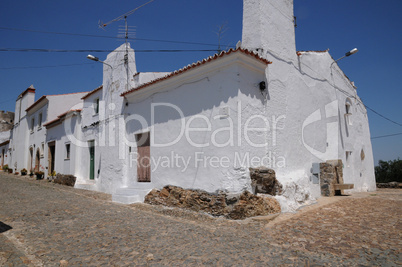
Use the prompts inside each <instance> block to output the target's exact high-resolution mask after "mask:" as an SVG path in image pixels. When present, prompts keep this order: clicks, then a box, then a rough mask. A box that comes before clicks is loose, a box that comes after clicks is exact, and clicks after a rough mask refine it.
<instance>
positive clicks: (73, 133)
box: [46, 112, 81, 176]
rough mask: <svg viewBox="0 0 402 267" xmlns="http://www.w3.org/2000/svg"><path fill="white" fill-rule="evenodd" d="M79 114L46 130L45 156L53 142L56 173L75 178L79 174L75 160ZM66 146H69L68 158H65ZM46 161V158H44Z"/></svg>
mask: <svg viewBox="0 0 402 267" xmlns="http://www.w3.org/2000/svg"><path fill="white" fill-rule="evenodd" d="M80 121H81V119H80V116H79V113H78V112H76V113H73V114H71V115H69V116H67V118H66V119H65V120H63V121H62V123H61V124H58V125H57V126H54V127H51V128H48V129H47V136H46V155H48V145H47V144H48V143H49V142H52V141H55V145H56V147H55V166H54V169H55V171H56V172H57V173H61V174H71V175H74V176H77V173H79V168H80V164H79V160H77V149H78V148H77V147H78V146H79V143H77V142H76V140H78V139H79V134H80V133H79V131H80V130H81V124H80ZM66 144H70V158H69V159H67V158H66ZM46 160H47V156H46Z"/></svg>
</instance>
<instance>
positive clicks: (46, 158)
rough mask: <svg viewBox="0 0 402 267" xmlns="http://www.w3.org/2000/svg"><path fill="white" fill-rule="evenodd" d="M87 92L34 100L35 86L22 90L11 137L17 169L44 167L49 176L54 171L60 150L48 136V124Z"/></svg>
mask: <svg viewBox="0 0 402 267" xmlns="http://www.w3.org/2000/svg"><path fill="white" fill-rule="evenodd" d="M85 94H86V92H85V93H72V94H63V95H44V96H42V97H40V98H39V99H38V100H37V101H35V102H34V99H35V88H33V86H31V87H29V88H28V89H27V90H25V91H24V92H23V93H21V94H20V96H19V97H18V98H17V101H16V108H15V111H16V116H15V124H14V128H13V131H12V135H11V138H10V145H9V146H10V148H11V150H12V157H11V159H10V163H11V164H12V165H11V166H10V167H12V168H13V169H14V170H15V171H20V170H21V169H22V168H26V169H27V170H28V171H30V170H32V171H43V172H44V173H45V176H47V174H50V173H51V172H52V171H53V168H54V159H55V157H56V154H55V149H54V142H53V140H47V131H46V127H45V124H46V123H47V122H50V121H53V120H55V119H57V118H58V115H60V114H62V113H63V112H65V111H68V110H70V109H71V108H72V107H74V106H75V105H77V104H78V105H79V103H80V102H81V97H82V96H83V95H85ZM58 138H61V136H58Z"/></svg>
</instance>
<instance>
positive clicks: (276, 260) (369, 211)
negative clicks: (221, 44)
mask: <svg viewBox="0 0 402 267" xmlns="http://www.w3.org/2000/svg"><path fill="white" fill-rule="evenodd" d="M320 200H321V199H320ZM110 201H111V198H110V195H107V194H102V193H97V192H91V191H85V190H78V189H74V188H69V187H65V186H61V185H56V184H51V183H48V182H46V181H34V180H30V179H29V178H28V177H26V178H25V177H16V176H14V175H9V174H3V173H0V222H1V223H0V266H59V265H61V266H101V265H107V266H137V265H140V266H170V265H186V266H188V265H218V266H233V265H251V266H322V265H326V266H373V265H377V266H398V265H402V256H401V254H402V253H401V252H402V244H401V240H402V238H401V227H402V225H401V220H400V218H401V215H402V205H401V201H402V190H398V189H382V190H380V191H377V192H373V193H365V194H354V195H352V196H341V197H334V198H328V199H323V200H321V201H320V202H321V204H318V205H313V206H309V207H306V208H304V209H302V210H300V211H298V212H297V213H296V214H281V215H280V216H278V217H276V218H275V219H274V220H272V221H268V220H266V219H264V218H262V219H260V220H247V221H241V222H236V221H230V220H226V219H222V218H212V217H210V216H208V215H205V214H198V213H194V212H189V211H183V210H179V209H174V208H163V207H156V206H149V205H145V204H133V205H120V204H116V203H112V202H110ZM10 227H11V228H12V229H9V228H10ZM7 229H9V230H7Z"/></svg>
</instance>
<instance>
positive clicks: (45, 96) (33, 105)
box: [25, 92, 86, 111]
mask: <svg viewBox="0 0 402 267" xmlns="http://www.w3.org/2000/svg"><path fill="white" fill-rule="evenodd" d="M82 93H86V92H78V93H68V94H60V95H43V96H41V97H40V98H39V99H38V100H36V101H35V103H33V104H32V105H30V106H29V107H28V108H27V109H26V110H25V111H29V110H31V109H33V108H34V107H35V106H36V105H38V104H39V103H40V102H41V101H42V100H43V99H45V98H47V97H48V96H62V95H74V94H82Z"/></svg>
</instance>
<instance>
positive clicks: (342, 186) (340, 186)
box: [334, 184, 355, 190]
mask: <svg viewBox="0 0 402 267" xmlns="http://www.w3.org/2000/svg"><path fill="white" fill-rule="evenodd" d="M354 187H355V185H354V184H334V190H346V189H353V188H354Z"/></svg>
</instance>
